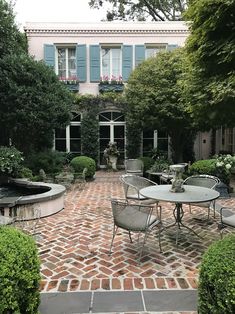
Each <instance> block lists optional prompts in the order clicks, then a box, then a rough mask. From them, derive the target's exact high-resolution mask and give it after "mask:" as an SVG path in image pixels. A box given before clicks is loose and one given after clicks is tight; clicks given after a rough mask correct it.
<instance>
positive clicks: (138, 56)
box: [135, 45, 145, 67]
mask: <svg viewBox="0 0 235 314" xmlns="http://www.w3.org/2000/svg"><path fill="white" fill-rule="evenodd" d="M144 59H145V46H144V45H136V46H135V67H137V65H138V64H140V63H141V62H142V61H144Z"/></svg>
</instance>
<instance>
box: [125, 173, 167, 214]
mask: <svg viewBox="0 0 235 314" xmlns="http://www.w3.org/2000/svg"><path fill="white" fill-rule="evenodd" d="M120 181H121V182H122V185H123V190H124V196H125V199H126V200H127V201H134V202H138V203H139V204H145V205H152V204H155V205H156V211H157V215H158V216H159V212H158V209H159V208H160V210H161V206H160V205H158V201H156V200H153V199H151V198H147V197H145V196H143V195H141V194H140V190H141V189H143V188H146V187H148V186H151V185H157V183H156V182H153V181H151V180H149V179H147V178H144V177H140V176H136V175H131V174H124V175H122V176H120Z"/></svg>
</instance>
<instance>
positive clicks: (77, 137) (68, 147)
mask: <svg viewBox="0 0 235 314" xmlns="http://www.w3.org/2000/svg"><path fill="white" fill-rule="evenodd" d="M72 114H73V119H72V121H71V122H70V125H68V126H67V127H66V128H64V129H56V130H55V150H58V151H61V152H71V153H76V154H78V155H79V154H81V115H80V114H77V113H75V112H72Z"/></svg>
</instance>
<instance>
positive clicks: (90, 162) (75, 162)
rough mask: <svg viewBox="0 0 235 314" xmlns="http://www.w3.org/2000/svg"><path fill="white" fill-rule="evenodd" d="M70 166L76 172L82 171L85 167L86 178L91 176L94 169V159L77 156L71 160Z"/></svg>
mask: <svg viewBox="0 0 235 314" xmlns="http://www.w3.org/2000/svg"><path fill="white" fill-rule="evenodd" d="M70 166H71V167H72V168H73V169H74V171H75V173H76V172H82V171H83V169H84V168H87V173H86V178H93V176H94V174H95V170H96V163H95V160H94V159H92V158H90V157H87V156H78V157H75V158H73V159H72V160H71V162H70Z"/></svg>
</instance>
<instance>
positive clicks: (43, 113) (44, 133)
mask: <svg viewBox="0 0 235 314" xmlns="http://www.w3.org/2000/svg"><path fill="white" fill-rule="evenodd" d="M0 73H1V76H0V99H1V105H0V144H1V145H8V144H9V139H11V142H12V144H14V145H15V146H16V147H17V148H18V149H19V150H21V151H23V152H24V153H25V154H27V153H29V152H30V151H39V150H42V149H44V148H47V147H52V143H53V142H52V140H53V129H55V128H61V127H63V126H65V125H66V124H68V123H69V120H70V109H71V105H72V102H73V98H72V96H71V93H70V92H69V91H68V90H67V89H66V87H65V86H64V85H63V84H62V83H60V82H59V80H58V78H57V76H56V74H55V73H54V71H53V70H52V69H50V68H49V67H48V66H47V65H45V64H44V62H42V61H40V62H38V61H35V60H33V58H31V57H28V56H27V55H24V54H22V55H20V56H15V55H9V56H5V57H4V58H2V59H0Z"/></svg>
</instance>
